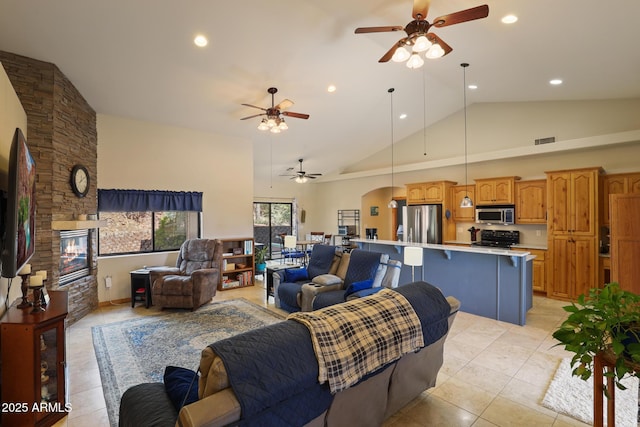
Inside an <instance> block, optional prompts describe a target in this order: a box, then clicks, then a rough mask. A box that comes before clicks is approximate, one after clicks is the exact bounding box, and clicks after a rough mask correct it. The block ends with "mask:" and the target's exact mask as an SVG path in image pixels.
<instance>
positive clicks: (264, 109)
mask: <svg viewBox="0 0 640 427" xmlns="http://www.w3.org/2000/svg"><path fill="white" fill-rule="evenodd" d="M241 105H244V106H245V107H251V108H257V109H258V110H262V111H267V109H266V108H262V107H256V106H255V105H251V104H241Z"/></svg>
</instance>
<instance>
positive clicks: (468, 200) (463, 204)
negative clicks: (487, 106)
mask: <svg viewBox="0 0 640 427" xmlns="http://www.w3.org/2000/svg"><path fill="white" fill-rule="evenodd" d="M460 66H461V67H462V93H463V100H464V185H465V195H464V198H463V199H462V201H461V202H460V207H461V208H472V207H473V201H472V200H471V198H470V197H469V193H468V191H467V188H466V186H468V185H469V181H468V178H467V67H468V66H469V64H467V63H466V62H463V63H462V64H460Z"/></svg>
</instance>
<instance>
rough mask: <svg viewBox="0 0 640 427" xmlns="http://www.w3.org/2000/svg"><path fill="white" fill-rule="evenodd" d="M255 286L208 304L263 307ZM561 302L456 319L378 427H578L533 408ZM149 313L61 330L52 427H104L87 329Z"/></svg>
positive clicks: (558, 353) (106, 317)
mask: <svg viewBox="0 0 640 427" xmlns="http://www.w3.org/2000/svg"><path fill="white" fill-rule="evenodd" d="M262 286H263V285H262V282H260V281H258V284H257V285H256V286H254V287H249V288H242V289H234V290H228V291H224V292H217V294H216V296H215V298H214V301H221V300H227V299H233V298H238V297H242V298H245V299H247V300H250V301H252V302H254V303H256V304H258V305H261V306H263V307H267V308H269V309H273V310H276V311H278V310H277V309H276V308H275V307H274V305H273V298H270V300H269V302H268V303H267V302H266V300H265V291H264V288H263V287H262ZM563 305H565V303H563V302H561V301H555V300H550V299H547V298H543V297H537V296H536V297H534V303H533V308H532V309H531V310H530V311H529V313H528V314H527V325H526V326H516V325H512V324H509V323H504V322H499V321H495V320H490V319H486V318H483V317H479V316H474V315H471V314H468V313H464V312H460V313H458V315H457V317H456V319H455V321H454V325H453V328H452V330H451V331H450V333H449V336H448V338H447V341H446V344H445V362H444V366H443V367H442V369H441V371H440V374H439V376H438V382H437V386H436V387H435V388H432V389H430V390H427V391H425V392H423V393H422V394H421V395H420V396H418V397H417V398H416V399H414V400H413V401H412V402H410V403H409V404H408V405H407V406H405V407H404V408H403V409H401V410H400V411H399V412H398V413H397V414H395V415H394V416H393V417H391V418H390V419H389V420H387V422H386V423H385V426H386V427H400V426H402V427H412V426H427V425H428V426H447V427H452V426H461V427H463V426H476V427H486V426H505V427H506V426H514V427H515V426H517V427H523V426H535V427H540V426H557V427H562V426H585V425H586V424H583V423H581V422H579V421H576V420H574V419H572V418H569V417H566V416H563V415H559V414H557V413H555V412H553V411H550V410H548V409H546V408H544V407H542V406H541V405H540V403H539V402H540V401H541V400H542V398H543V396H544V393H545V391H546V389H547V386H548V384H549V383H550V381H551V379H552V377H553V374H554V372H555V370H556V368H557V366H558V363H559V361H560V359H561V358H562V357H567V356H570V354H569V353H566V352H565V351H564V350H563V349H561V348H559V347H554V340H553V338H552V337H551V331H553V330H554V328H555V327H556V326H557V325H559V324H560V322H562V320H563V319H564V318H565V317H566V316H565V314H564V311H563V310H562V306H563ZM160 313H161V312H160V310H158V309H157V308H155V307H152V308H150V309H146V308H144V306H143V305H142V304H138V305H137V306H136V307H135V308H131V304H130V303H125V304H121V305H112V306H106V307H101V308H99V309H98V310H96V311H94V312H92V313H90V314H89V315H88V316H86V317H84V318H83V319H81V320H80V321H78V322H77V323H75V324H74V325H72V326H71V327H69V328H68V330H67V359H68V363H69V372H70V378H69V384H70V393H71V404H72V407H73V409H72V411H71V412H70V414H69V415H68V416H67V417H66V418H65V419H63V420H61V421H60V422H59V423H58V424H56V426H68V427H76V426H78V427H85V426H88V425H91V426H92V427H102V426H104V427H108V426H109V421H108V418H107V412H106V409H105V402H104V397H103V394H102V385H101V382H100V374H99V371H98V365H97V362H96V358H95V354H94V351H93V342H92V338H91V327H92V326H95V325H100V324H105V323H111V322H116V321H120V320H124V319H128V318H135V317H139V316H150V315H158V314H160Z"/></svg>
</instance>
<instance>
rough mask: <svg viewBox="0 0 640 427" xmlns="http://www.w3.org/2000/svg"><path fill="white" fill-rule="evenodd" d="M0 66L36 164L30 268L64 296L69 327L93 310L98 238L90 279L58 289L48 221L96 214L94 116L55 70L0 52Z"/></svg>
mask: <svg viewBox="0 0 640 427" xmlns="http://www.w3.org/2000/svg"><path fill="white" fill-rule="evenodd" d="M0 62H2V65H3V66H4V69H5V71H6V73H7V75H8V76H9V79H10V81H11V84H12V85H13V88H14V90H15V91H16V93H17V95H18V98H19V99H20V102H21V103H22V107H23V108H24V110H25V112H26V113H27V144H28V146H29V150H30V151H31V154H32V155H33V157H34V159H35V162H36V192H37V195H36V209H37V218H36V252H35V255H34V256H33V258H32V259H31V261H30V263H31V264H32V268H33V270H34V271H37V270H47V272H48V277H49V280H47V283H46V285H47V289H50V290H57V289H64V290H66V291H68V293H69V316H68V321H69V324H72V323H74V322H75V321H77V320H79V319H81V318H82V317H83V316H85V315H86V314H88V313H90V312H91V311H93V310H95V309H96V308H97V307H98V287H97V280H96V277H97V266H98V262H97V233H96V232H95V230H92V231H91V232H90V234H89V238H90V241H89V245H90V247H91V250H92V256H91V259H90V260H89V264H90V269H91V275H90V276H87V277H84V278H82V279H79V280H76V281H74V282H72V283H69V284H67V285H65V286H62V287H59V286H58V279H59V262H60V232H59V231H56V230H52V228H51V221H52V220H65V219H73V218H75V217H76V215H77V214H92V213H96V212H97V207H98V202H97V185H96V174H97V156H98V155H97V149H98V137H97V130H96V113H95V111H94V110H93V108H91V106H90V105H89V103H88V102H87V101H86V100H85V99H84V97H83V96H82V94H80V92H79V91H78V90H77V89H76V88H75V86H74V85H73V84H72V83H71V81H70V80H69V79H68V78H67V77H66V76H65V75H64V74H63V73H62V72H61V71H60V70H59V69H58V67H57V66H56V65H54V64H51V63H48V62H43V61H38V60H35V59H31V58H27V57H24V56H20V55H16V54H13V53H8V52H3V51H0ZM76 164H82V165H84V166H85V167H86V168H87V169H88V171H89V174H90V176H91V182H90V189H89V194H87V196H86V197H84V198H78V197H76V196H75V195H74V193H73V191H72V190H71V185H70V184H69V177H70V174H71V169H72V168H73V166H74V165H76ZM18 280H19V279H18Z"/></svg>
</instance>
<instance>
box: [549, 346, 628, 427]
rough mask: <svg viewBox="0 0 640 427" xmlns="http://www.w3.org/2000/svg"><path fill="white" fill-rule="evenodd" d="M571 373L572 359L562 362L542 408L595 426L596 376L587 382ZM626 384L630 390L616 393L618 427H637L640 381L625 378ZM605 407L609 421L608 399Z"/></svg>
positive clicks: (624, 382) (624, 383) (617, 390)
mask: <svg viewBox="0 0 640 427" xmlns="http://www.w3.org/2000/svg"><path fill="white" fill-rule="evenodd" d="M571 371H572V369H571V359H570V358H566V359H562V361H561V362H560V366H559V367H558V370H557V371H556V373H555V376H554V377H553V381H551V384H550V385H549V389H548V390H547V393H546V394H545V396H544V399H543V400H542V405H543V406H544V407H546V408H549V409H551V410H553V411H555V412H558V413H560V414H565V415H568V416H570V417H572V418H575V419H577V420H580V421H582V422H585V423H587V424H591V425H593V376H592V377H591V378H589V380H587V381H583V380H581V379H580V378H578V377H575V376H573V375H571ZM622 384H623V385H624V386H625V387H626V388H627V389H626V390H619V389H616V423H615V424H616V427H627V426H630V427H637V425H638V421H637V417H638V378H637V377H629V378H625V379H624V380H623V381H622ZM604 405H605V406H604V412H605V417H606V412H607V408H606V397H605V404H604Z"/></svg>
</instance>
